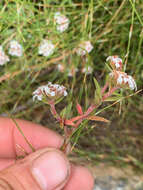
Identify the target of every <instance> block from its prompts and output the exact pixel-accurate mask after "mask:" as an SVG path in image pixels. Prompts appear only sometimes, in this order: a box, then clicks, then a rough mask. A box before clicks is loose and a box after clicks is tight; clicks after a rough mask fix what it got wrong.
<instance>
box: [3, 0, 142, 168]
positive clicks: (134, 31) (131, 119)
mask: <svg viewBox="0 0 143 190" xmlns="http://www.w3.org/2000/svg"><path fill="white" fill-rule="evenodd" d="M57 11H61V12H62V13H63V14H65V15H66V16H67V17H68V18H69V19H70V26H69V29H68V30H67V31H65V32H64V33H62V34H59V33H58V32H57V31H56V28H55V25H54V22H53V16H54V13H55V12H57ZM47 21H48V22H49V23H47ZM43 38H48V39H50V40H52V41H53V43H54V44H56V50H55V53H54V54H53V55H52V56H50V57H49V58H46V57H43V56H39V55H38V46H39V44H40V42H41V40H42V39H43ZM12 39H16V40H18V41H19V42H20V43H21V44H22V46H23V48H24V55H23V56H22V57H21V58H16V57H10V62H9V63H7V64H6V65H4V66H0V91H1V93H0V100H1V101H0V102H1V103H0V107H1V109H0V114H1V115H7V112H9V113H10V114H12V115H13V117H15V118H23V119H28V120H30V121H33V122H36V123H41V124H45V125H47V126H50V127H51V128H53V125H51V123H53V119H52V118H51V117H52V116H51V115H50V113H49V111H48V107H47V106H46V105H43V104H42V103H34V102H33V101H32V92H33V91H34V90H35V89H36V88H37V87H38V86H40V85H43V84H47V82H48V81H51V82H55V83H59V84H63V85H65V86H66V87H67V89H68V92H69V96H68V97H67V98H66V99H65V100H63V101H62V102H61V103H60V104H59V105H58V109H59V110H61V109H63V108H64V105H68V104H70V103H71V102H73V107H72V111H71V112H70V113H69V116H70V115H72V114H73V115H74V114H75V113H76V111H74V110H75V102H76V101H77V100H78V101H79V102H80V103H81V104H82V105H83V106H84V108H86V107H88V105H89V103H91V102H92V101H93V98H94V97H93V94H94V84H93V77H96V79H97V80H98V82H99V83H100V85H101V86H102V85H104V81H105V78H106V75H107V73H108V72H107V68H106V67H105V60H106V58H107V56H109V55H119V56H120V57H121V58H123V60H124V63H125V67H124V70H126V72H127V73H128V74H130V75H132V76H133V77H134V78H135V80H136V82H137V86H138V89H142V88H143V85H142V81H143V71H142V70H143V54H142V41H143V2H142V1H141V0H136V1H134V0H116V1H115V0H108V1H106V0H97V1H94V0H82V1H76V0H62V1H61V0H59V1H58V0H57V1H52V0H41V1H40V0H39V1H30V0H28V1H27V0H22V1H21V0H6V1H1V2H0V44H1V45H3V48H4V50H5V52H6V53H7V54H8V44H9V41H10V40H12ZM87 39H89V40H90V41H91V43H92V44H93V46H94V50H93V51H92V52H91V53H90V54H89V55H88V58H89V61H88V64H89V65H91V66H92V67H93V68H94V72H93V74H92V75H90V76H86V75H83V74H81V72H78V73H77V74H76V75H75V76H74V77H73V78H70V77H68V76H67V74H66V73H60V72H58V71H57V69H56V65H55V63H57V64H59V63H62V64H64V65H65V67H72V66H73V65H74V66H78V67H79V68H81V67H82V66H83V64H84V60H82V59H81V58H80V57H78V56H77V55H76V54H75V53H74V52H73V49H74V48H75V47H76V46H77V45H78V44H79V43H80V41H82V40H87ZM122 93H123V94H124V96H128V95H129V94H130V93H132V92H122ZM112 103H113V102H112ZM109 105H110V104H105V105H104V107H105V106H106V109H103V110H102V112H101V113H100V115H102V116H105V117H106V118H107V119H109V120H110V121H111V125H110V126H106V125H105V126H103V124H102V125H101V124H100V123H97V124H96V125H95V124H93V123H91V124H89V125H88V124H87V123H86V124H85V125H83V128H84V130H81V131H80V129H79V131H78V133H77V136H76V138H77V139H76V140H78V137H79V139H80V140H79V141H78V144H77V145H76V149H75V151H76V152H78V155H79V156H81V157H84V158H87V157H88V159H90V160H92V161H98V160H100V161H103V160H111V161H112V162H119V161H123V163H125V158H128V155H130V156H132V157H134V158H135V159H136V160H137V163H138V164H135V162H133V161H130V159H129V162H128V163H134V164H135V165H136V166H137V167H139V168H141V169H142V164H141V162H142V161H143V159H142V158H143V157H142V155H143V153H142V151H141V149H142V145H143V141H142V135H141V132H142V130H143V129H142V112H143V101H142V92H140V93H139V94H136V95H135V96H133V97H130V98H125V99H123V100H122V101H120V102H119V103H117V104H115V105H114V106H109ZM108 106H109V108H108ZM102 108H103V107H102ZM97 111H99V110H97ZM91 126H92V127H91ZM81 128H82V126H81ZM54 129H55V130H57V126H56V127H54ZM134 133H135V134H137V135H134ZM101 158H103V159H101ZM106 158H107V159H106Z"/></svg>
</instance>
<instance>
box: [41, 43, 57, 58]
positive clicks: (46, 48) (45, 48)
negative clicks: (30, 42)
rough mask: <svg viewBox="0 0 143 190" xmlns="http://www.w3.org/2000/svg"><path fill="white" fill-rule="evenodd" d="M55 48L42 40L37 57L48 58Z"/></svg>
mask: <svg viewBox="0 0 143 190" xmlns="http://www.w3.org/2000/svg"><path fill="white" fill-rule="evenodd" d="M54 49H55V46H54V45H53V44H52V42H51V41H50V40H43V41H42V43H41V44H40V46H39V55H43V56H45V57H48V56H50V55H52V54H53V52H54Z"/></svg>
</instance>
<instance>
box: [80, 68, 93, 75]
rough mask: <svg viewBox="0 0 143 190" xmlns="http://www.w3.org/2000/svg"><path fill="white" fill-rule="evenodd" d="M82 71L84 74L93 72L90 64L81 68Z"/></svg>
mask: <svg viewBox="0 0 143 190" xmlns="http://www.w3.org/2000/svg"><path fill="white" fill-rule="evenodd" d="M81 72H82V73H85V74H86V75H89V74H91V73H92V72H93V68H92V67H91V66H88V67H84V68H82V70H81Z"/></svg>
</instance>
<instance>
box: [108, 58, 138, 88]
mask: <svg viewBox="0 0 143 190" xmlns="http://www.w3.org/2000/svg"><path fill="white" fill-rule="evenodd" d="M106 61H109V62H110V65H111V67H112V69H113V70H112V72H111V73H110V74H109V82H110V83H111V85H114V86H116V87H119V88H129V89H131V90H135V91H136V90H137V85H136V82H135V80H134V79H133V77H132V76H130V75H128V74H127V73H125V72H123V71H122V68H123V66H122V64H123V63H122V59H121V58H119V57H118V56H116V55H115V56H109V57H108V58H107V59H106Z"/></svg>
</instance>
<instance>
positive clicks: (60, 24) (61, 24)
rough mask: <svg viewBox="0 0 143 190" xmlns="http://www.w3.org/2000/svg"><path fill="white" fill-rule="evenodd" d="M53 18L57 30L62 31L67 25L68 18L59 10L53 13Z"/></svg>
mask: <svg viewBox="0 0 143 190" xmlns="http://www.w3.org/2000/svg"><path fill="white" fill-rule="evenodd" d="M54 19H55V22H56V25H57V31H59V32H61V33H62V32H64V31H65V30H67V29H68V27H69V19H68V18H67V17H66V16H65V15H63V14H61V13H60V12H56V13H55V15H54Z"/></svg>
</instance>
